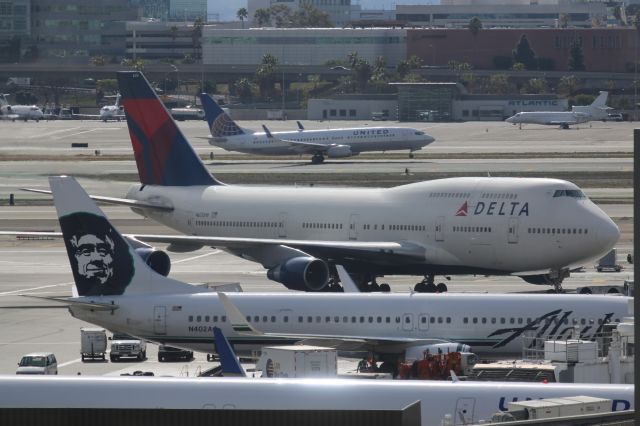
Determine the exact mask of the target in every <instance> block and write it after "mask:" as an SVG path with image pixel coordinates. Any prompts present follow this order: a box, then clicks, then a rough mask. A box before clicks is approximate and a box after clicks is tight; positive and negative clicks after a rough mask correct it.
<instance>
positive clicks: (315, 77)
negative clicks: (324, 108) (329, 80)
mask: <svg viewBox="0 0 640 426" xmlns="http://www.w3.org/2000/svg"><path fill="white" fill-rule="evenodd" d="M307 81H308V82H309V83H311V84H312V85H313V87H312V89H311V90H316V89H317V88H318V86H319V85H320V81H322V80H321V79H320V74H310V75H308V76H307Z"/></svg>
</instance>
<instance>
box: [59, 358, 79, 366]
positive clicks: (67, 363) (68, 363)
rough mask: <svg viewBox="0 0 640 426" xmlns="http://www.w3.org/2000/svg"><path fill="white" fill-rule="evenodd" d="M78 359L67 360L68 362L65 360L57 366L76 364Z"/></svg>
mask: <svg viewBox="0 0 640 426" xmlns="http://www.w3.org/2000/svg"><path fill="white" fill-rule="evenodd" d="M80 361H81V359H80V358H76V359H74V360H73V361H69V362H65V363H62V364H58V368H62V367H66V366H67V365H71V364H76V363H78V362H80Z"/></svg>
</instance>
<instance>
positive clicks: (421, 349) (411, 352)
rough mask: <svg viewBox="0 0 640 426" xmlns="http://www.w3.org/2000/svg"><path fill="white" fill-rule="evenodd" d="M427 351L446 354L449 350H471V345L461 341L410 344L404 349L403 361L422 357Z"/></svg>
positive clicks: (434, 353)
mask: <svg viewBox="0 0 640 426" xmlns="http://www.w3.org/2000/svg"><path fill="white" fill-rule="evenodd" d="M427 351H429V353H430V354H431V355H437V354H438V351H440V352H442V353H444V354H446V353H450V352H471V346H469V345H465V344H463V343H455V342H450V343H433V344H431V345H420V346H411V347H410V348H407V349H406V350H405V351H404V360H405V361H415V360H420V359H424V356H425V355H426V353H427Z"/></svg>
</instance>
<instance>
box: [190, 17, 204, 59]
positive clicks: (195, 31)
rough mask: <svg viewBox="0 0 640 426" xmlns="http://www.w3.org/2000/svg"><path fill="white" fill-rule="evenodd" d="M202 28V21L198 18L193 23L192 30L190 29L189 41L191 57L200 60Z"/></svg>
mask: <svg viewBox="0 0 640 426" xmlns="http://www.w3.org/2000/svg"><path fill="white" fill-rule="evenodd" d="M203 28H204V21H203V20H202V17H200V16H198V17H197V18H196V19H195V20H194V21H193V28H192V29H191V41H192V43H193V57H194V58H195V59H200V58H201V57H202V55H201V51H202V29H203Z"/></svg>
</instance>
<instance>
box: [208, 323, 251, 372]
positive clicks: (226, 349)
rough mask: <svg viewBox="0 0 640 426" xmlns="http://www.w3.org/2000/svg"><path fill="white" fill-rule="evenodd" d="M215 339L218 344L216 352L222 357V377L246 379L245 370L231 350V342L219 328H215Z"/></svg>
mask: <svg viewBox="0 0 640 426" xmlns="http://www.w3.org/2000/svg"><path fill="white" fill-rule="evenodd" d="M213 338H214V340H215V343H216V352H217V353H218V356H219V357H220V366H221V367H222V375H223V376H225V377H229V376H239V377H246V376H247V373H245V371H244V368H242V365H241V364H240V362H239V361H238V358H237V357H236V354H235V352H233V349H232V348H231V345H230V344H229V341H228V340H227V338H226V337H225V336H224V334H222V330H220V329H219V328H218V327H213Z"/></svg>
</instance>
